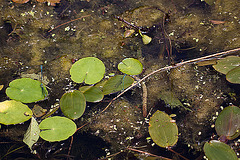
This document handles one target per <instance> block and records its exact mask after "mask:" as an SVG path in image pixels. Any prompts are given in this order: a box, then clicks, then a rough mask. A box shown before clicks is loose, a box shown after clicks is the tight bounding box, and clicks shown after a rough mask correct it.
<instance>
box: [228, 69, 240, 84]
mask: <svg viewBox="0 0 240 160" xmlns="http://www.w3.org/2000/svg"><path fill="white" fill-rule="evenodd" d="M226 79H227V80H228V81H229V82H231V83H237V84H240V66H238V67H236V68H234V69H232V70H230V71H229V72H228V73H227V75H226Z"/></svg>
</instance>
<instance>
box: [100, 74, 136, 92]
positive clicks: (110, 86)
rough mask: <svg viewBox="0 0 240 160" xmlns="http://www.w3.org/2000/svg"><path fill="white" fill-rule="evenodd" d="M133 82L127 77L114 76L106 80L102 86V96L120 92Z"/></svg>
mask: <svg viewBox="0 0 240 160" xmlns="http://www.w3.org/2000/svg"><path fill="white" fill-rule="evenodd" d="M133 82H134V79H133V78H132V77H129V76H124V75H116V76H114V77H111V78H109V79H108V80H107V82H106V83H105V84H104V86H103V89H102V91H103V94H104V95H107V94H111V93H116V92H118V91H121V90H123V89H125V88H127V87H129V86H131V85H132V84H133Z"/></svg>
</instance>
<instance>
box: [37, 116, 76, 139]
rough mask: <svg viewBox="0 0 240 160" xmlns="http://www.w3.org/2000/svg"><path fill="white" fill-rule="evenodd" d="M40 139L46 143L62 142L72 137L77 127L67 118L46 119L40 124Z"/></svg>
mask: <svg viewBox="0 0 240 160" xmlns="http://www.w3.org/2000/svg"><path fill="white" fill-rule="evenodd" d="M39 128H40V130H41V132H40V137H41V138H42V139H44V140H46V141H50V142H54V141H62V140H65V139H68V138H69V137H70V136H72V135H73V134H74V133H75V131H76V129H77V126H76V124H75V123H74V122H73V121H72V120H70V119H68V118H65V117H60V116H54V117H50V118H46V119H44V120H43V121H42V122H41V123H40V124H39Z"/></svg>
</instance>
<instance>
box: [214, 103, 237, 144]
mask: <svg viewBox="0 0 240 160" xmlns="http://www.w3.org/2000/svg"><path fill="white" fill-rule="evenodd" d="M215 129H216V132H217V134H218V135H219V136H226V137H227V139H230V140H232V139H235V138H237V137H238V136H239V134H240V132H239V130H240V108H239V107H236V106H229V107H226V108H224V109H223V110H222V112H221V113H220V114H219V116H218V118H217V120H216V122H215Z"/></svg>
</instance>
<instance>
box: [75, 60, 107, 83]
mask: <svg viewBox="0 0 240 160" xmlns="http://www.w3.org/2000/svg"><path fill="white" fill-rule="evenodd" d="M104 73H105V65H104V64H103V62H102V61H101V60H99V59H98V58H95V57H86V58H82V59H80V60H78V61H77V62H75V63H74V64H73V65H72V67H71V69H70V75H71V79H72V80H73V81H74V82H76V83H82V82H85V83H86V84H95V83H97V82H99V81H100V80H101V79H102V78H103V75H104Z"/></svg>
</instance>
